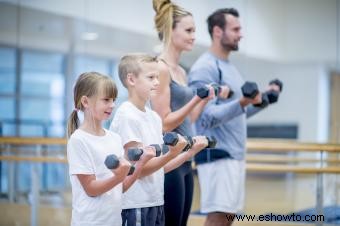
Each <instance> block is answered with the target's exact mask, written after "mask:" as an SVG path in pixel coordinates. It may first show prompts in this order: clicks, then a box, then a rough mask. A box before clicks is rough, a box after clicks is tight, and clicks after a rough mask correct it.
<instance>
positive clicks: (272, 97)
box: [267, 79, 283, 104]
mask: <svg viewBox="0 0 340 226" xmlns="http://www.w3.org/2000/svg"><path fill="white" fill-rule="evenodd" d="M269 85H277V86H278V87H279V89H280V92H277V91H275V90H270V91H267V96H268V100H269V103H270V104H272V103H276V102H277V101H278V100H279V95H280V93H281V92H282V89H283V83H282V82H281V81H280V80H279V79H274V80H272V81H270V82H269Z"/></svg>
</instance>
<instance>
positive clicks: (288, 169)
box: [246, 163, 340, 174]
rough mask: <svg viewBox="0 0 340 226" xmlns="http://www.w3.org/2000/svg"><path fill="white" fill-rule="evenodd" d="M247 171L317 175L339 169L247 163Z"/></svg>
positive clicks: (336, 171) (337, 171)
mask: <svg viewBox="0 0 340 226" xmlns="http://www.w3.org/2000/svg"><path fill="white" fill-rule="evenodd" d="M246 168H247V171H250V172H267V173H302V174H317V173H340V167H335V166H333V167H331V166H327V167H323V168H318V167H303V166H289V165H275V164H259V163H258V164H255V163H247V165H246Z"/></svg>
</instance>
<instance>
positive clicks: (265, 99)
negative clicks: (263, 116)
mask: <svg viewBox="0 0 340 226" xmlns="http://www.w3.org/2000/svg"><path fill="white" fill-rule="evenodd" d="M273 84H274V85H277V86H279V89H280V92H281V91H282V87H283V84H282V82H281V81H280V80H279V79H275V80H272V81H270V82H269V85H273ZM280 92H278V91H275V90H269V91H266V92H264V93H262V102H261V103H260V104H254V106H255V107H261V108H264V107H267V106H268V105H269V104H273V103H276V102H277V101H278V99H279V95H280Z"/></svg>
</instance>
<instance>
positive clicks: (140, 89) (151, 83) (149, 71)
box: [135, 62, 159, 100]
mask: <svg viewBox="0 0 340 226" xmlns="http://www.w3.org/2000/svg"><path fill="white" fill-rule="evenodd" d="M141 68H142V71H141V72H140V73H139V74H138V76H135V90H136V93H137V95H138V96H139V97H141V98H143V99H145V100H148V99H149V98H150V95H151V93H152V92H155V90H156V89H157V87H158V85H159V80H158V78H159V71H158V64H157V63H156V62H152V63H142V65H141Z"/></svg>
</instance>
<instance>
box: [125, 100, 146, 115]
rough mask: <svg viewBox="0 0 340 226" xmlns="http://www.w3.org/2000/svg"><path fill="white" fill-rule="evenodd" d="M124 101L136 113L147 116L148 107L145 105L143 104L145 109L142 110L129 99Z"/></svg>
mask: <svg viewBox="0 0 340 226" xmlns="http://www.w3.org/2000/svg"><path fill="white" fill-rule="evenodd" d="M126 103H127V104H129V105H130V106H131V107H132V108H133V109H134V110H135V111H136V112H137V114H139V115H141V116H147V111H148V107H147V106H145V111H142V110H140V109H139V108H138V107H137V106H136V105H134V104H133V103H131V102H130V101H128V100H127V101H126Z"/></svg>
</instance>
